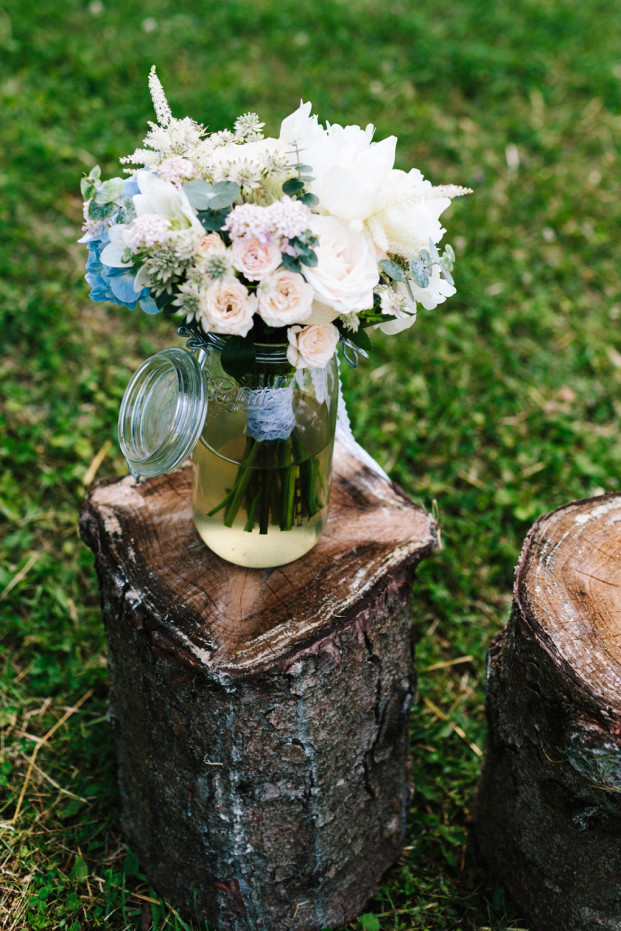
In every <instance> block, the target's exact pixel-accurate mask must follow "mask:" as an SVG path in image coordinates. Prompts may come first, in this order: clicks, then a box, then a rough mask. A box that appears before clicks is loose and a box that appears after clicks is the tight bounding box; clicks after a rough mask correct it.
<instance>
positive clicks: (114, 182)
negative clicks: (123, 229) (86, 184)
mask: <svg viewBox="0 0 621 931" xmlns="http://www.w3.org/2000/svg"><path fill="white" fill-rule="evenodd" d="M124 187H125V179H124V178H110V179H109V180H108V181H104V182H103V184H102V185H101V186H100V187H99V189H98V190H97V193H96V194H95V200H96V201H97V203H98V204H111V203H113V201H115V200H116V198H117V197H118V196H119V194H120V193H121V191H122V190H123V188H124Z"/></svg>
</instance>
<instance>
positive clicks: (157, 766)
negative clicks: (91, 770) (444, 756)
mask: <svg viewBox="0 0 621 931" xmlns="http://www.w3.org/2000/svg"><path fill="white" fill-rule="evenodd" d="M81 528H82V535H83V537H84V539H85V540H86V542H87V543H88V544H89V546H90V547H91V548H92V549H93V551H94V552H95V556H96V567H97V573H98V577H99V583H100V589H101V597H102V614H103V620H104V624H105V628H106V635H107V641H108V655H109V665H110V674H111V690H110V719H111V721H112V724H113V727H114V732H115V743H116V749H117V755H118V761H119V786H120V795H121V805H122V824H123V828H124V831H125V833H126V835H127V837H128V840H129V842H130V844H131V846H132V847H133V849H134V850H135V851H136V852H137V853H138V855H139V857H140V861H141V866H142V869H143V870H144V872H145V873H146V875H147V877H148V878H149V880H150V881H151V883H152V884H153V885H154V887H155V888H156V889H157V890H158V891H159V892H160V893H161V894H163V895H165V896H166V897H168V898H169V899H170V900H172V901H173V902H174V903H176V904H177V905H178V906H179V907H180V908H181V909H182V912H183V913H184V914H185V915H186V916H188V917H196V918H199V919H201V920H205V919H206V920H207V921H208V922H209V928H210V929H213V931H294V929H295V931H320V929H323V928H329V927H334V926H337V925H340V924H342V923H344V922H346V921H348V920H350V919H351V918H353V917H355V915H356V914H358V913H359V911H360V910H361V908H362V907H363V905H364V903H365V901H366V900H367V899H368V898H369V897H370V896H371V895H373V894H374V893H375V891H376V890H377V887H378V884H379V881H380V879H381V876H382V874H383V873H384V872H385V871H386V869H387V868H388V867H389V866H390V865H391V864H392V863H393V862H394V861H395V859H396V858H397V857H398V856H399V854H400V851H401V848H402V845H403V841H404V837H405V830H406V818H407V812H408V808H409V802H410V785H409V738H408V717H409V710H410V707H411V704H412V701H413V696H414V690H415V671H414V664H413V650H412V634H411V615H410V609H409V596H410V589H411V582H412V578H413V573H414V569H415V567H416V565H417V563H418V561H419V560H420V559H421V558H422V556H424V555H425V554H427V553H429V552H430V551H431V550H432V549H433V546H434V543H435V535H434V527H433V523H432V521H431V519H430V518H429V516H428V515H427V514H426V513H425V511H424V510H423V509H422V508H420V507H418V506H416V505H414V504H412V502H411V501H409V499H407V498H406V497H405V496H404V495H403V494H402V493H401V492H400V491H399V489H398V488H396V486H394V485H392V484H391V483H390V482H387V481H386V480H385V479H382V478H380V477H379V476H377V475H375V474H374V473H373V472H371V471H370V470H368V469H367V468H366V467H364V466H363V465H361V463H360V462H358V460H356V459H353V458H352V457H351V456H350V455H349V454H348V453H346V452H345V451H344V450H342V449H341V448H338V447H337V451H336V454H335V473H334V482H333V488H332V496H331V501H330V517H329V520H328V525H327V529H326V531H325V532H324V535H323V537H322V538H321V540H320V541H319V543H318V544H317V546H316V547H315V548H314V549H313V550H312V551H311V552H310V553H309V554H308V555H307V556H305V557H304V558H302V559H300V560H298V561H297V562H294V563H290V564H289V565H285V566H283V567H281V568H277V569H264V570H256V569H243V568H238V567H235V566H233V565H231V564H229V563H226V562H224V561H223V560H221V559H220V558H219V557H217V556H215V555H214V554H213V553H211V552H210V551H209V550H208V549H207V548H206V547H205V545H204V544H203V543H202V541H201V539H200V537H199V536H198V534H197V533H196V531H195V529H194V527H193V523H192V512H191V468H190V467H188V466H186V467H183V468H182V469H180V470H178V471H177V472H175V473H171V474H170V475H167V476H162V477H160V478H157V479H152V480H149V481H147V482H145V483H144V484H141V485H139V486H136V485H135V484H134V482H133V480H131V479H130V478H129V477H127V478H125V479H121V480H118V481H115V482H111V483H102V484H101V485H98V486H96V487H95V488H94V489H93V490H92V491H91V493H90V494H89V497H88V499H87V502H86V504H85V507H84V511H83V515H82V521H81Z"/></svg>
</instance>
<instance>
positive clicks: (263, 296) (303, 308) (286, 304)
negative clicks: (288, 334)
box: [257, 268, 313, 326]
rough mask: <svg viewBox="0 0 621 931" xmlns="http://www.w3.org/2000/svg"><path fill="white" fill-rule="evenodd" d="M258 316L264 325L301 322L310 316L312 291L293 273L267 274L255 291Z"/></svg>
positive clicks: (284, 269)
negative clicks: (257, 301) (257, 302)
mask: <svg viewBox="0 0 621 931" xmlns="http://www.w3.org/2000/svg"><path fill="white" fill-rule="evenodd" d="M257 296H258V298H259V314H260V315H261V316H262V317H263V319H264V320H265V322H266V323H267V325H268V326H287V324H289V323H302V321H304V320H306V319H307V317H308V316H309V315H310V312H311V307H312V304H313V289H312V288H311V286H310V285H309V284H308V283H307V282H306V281H305V280H304V278H303V277H302V275H299V274H298V273H297V272H290V271H288V270H287V269H286V268H281V269H278V270H277V271H275V272H273V274H271V275H268V276H267V277H265V278H264V279H263V280H262V281H261V284H260V285H259V287H258V288H257Z"/></svg>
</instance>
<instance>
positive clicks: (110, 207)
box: [88, 198, 116, 220]
mask: <svg viewBox="0 0 621 931" xmlns="http://www.w3.org/2000/svg"><path fill="white" fill-rule="evenodd" d="M115 210H116V205H115V204H98V203H97V201H96V200H95V198H93V199H92V201H91V202H90V204H89V205H88V218H89V220H106V219H107V218H108V217H111V216H112V214H113V213H114V212H115Z"/></svg>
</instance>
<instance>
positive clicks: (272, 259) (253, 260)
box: [231, 236, 282, 281]
mask: <svg viewBox="0 0 621 931" xmlns="http://www.w3.org/2000/svg"><path fill="white" fill-rule="evenodd" d="M231 251H232V253H233V265H234V266H235V268H236V269H237V271H239V272H241V273H242V275H244V276H245V277H246V278H248V280H249V281H260V280H261V279H262V278H265V276H266V275H269V274H270V273H271V272H273V271H275V270H276V269H277V268H278V266H279V265H280V263H281V262H282V253H281V251H280V249H279V247H278V246H277V245H276V243H275V242H272V241H268V242H261V241H260V240H259V239H257V238H256V237H255V236H241V237H240V238H239V239H235V240H234V241H233V245H232V250H231Z"/></svg>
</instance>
